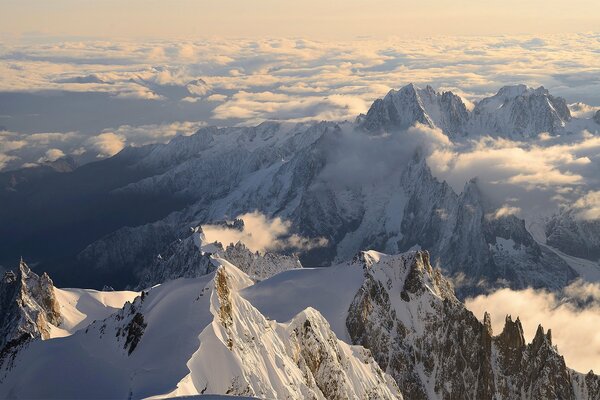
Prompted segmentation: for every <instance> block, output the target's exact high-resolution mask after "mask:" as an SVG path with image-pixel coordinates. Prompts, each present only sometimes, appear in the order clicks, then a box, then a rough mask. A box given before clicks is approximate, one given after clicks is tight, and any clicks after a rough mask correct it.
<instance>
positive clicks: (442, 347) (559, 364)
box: [347, 251, 600, 399]
mask: <svg viewBox="0 0 600 400" xmlns="http://www.w3.org/2000/svg"><path fill="white" fill-rule="evenodd" d="M355 262H357V263H360V264H362V265H363V268H364V274H365V281H364V283H363V286H362V287H361V289H360V290H359V291H358V293H357V294H356V296H355V298H354V301H353V302H352V305H351V307H350V309H349V312H348V319H347V327H348V331H349V333H350V337H351V338H352V341H353V343H355V344H360V345H362V346H364V347H366V348H368V349H370V350H371V352H372V353H373V357H374V358H375V360H377V362H378V363H379V365H380V366H381V367H382V369H383V370H384V371H386V372H387V373H389V374H390V375H391V376H392V377H393V378H394V379H395V380H396V382H397V383H398V386H399V387H400V389H401V390H402V392H403V393H404V395H405V396H406V397H407V398H411V399H514V398H524V399H555V398H556V399H580V398H589V399H592V398H597V396H598V394H597V393H598V392H597V388H598V387H599V386H598V385H599V384H600V378H599V377H598V376H596V375H593V373H592V372H590V374H588V375H587V376H586V377H585V378H584V375H582V374H579V373H576V372H574V371H572V370H569V369H568V368H567V367H566V365H565V362H564V359H563V358H562V357H561V356H560V355H559V353H558V352H557V349H556V348H555V347H554V346H553V345H552V336H551V333H550V331H548V332H547V333H544V330H543V328H542V327H541V326H539V327H538V330H537V333H536V335H535V338H534V339H533V341H532V343H530V344H526V343H525V339H524V336H523V328H522V326H521V322H520V321H519V319H518V318H517V319H516V320H515V321H514V322H513V320H512V318H511V317H510V316H507V317H506V323H505V326H504V329H503V331H502V332H501V333H500V334H499V335H497V336H494V335H493V332H492V329H491V321H490V315H489V314H487V313H486V314H485V316H484V318H483V322H480V321H478V320H477V318H475V316H474V315H473V314H472V313H471V312H470V311H468V310H467V309H466V308H465V307H464V305H463V304H462V303H460V302H459V301H458V300H457V298H456V297H455V296H454V293H453V290H452V286H451V284H450V282H449V281H448V280H446V279H445V278H444V277H443V276H442V275H441V274H440V272H439V270H435V269H433V268H432V267H431V264H430V262H429V254H428V253H427V252H424V251H418V252H412V253H406V254H402V255H398V256H387V255H384V254H381V253H377V252H363V253H361V254H360V255H359V256H358V257H357V258H356V259H355ZM583 393H586V394H585V395H582V394H583Z"/></svg>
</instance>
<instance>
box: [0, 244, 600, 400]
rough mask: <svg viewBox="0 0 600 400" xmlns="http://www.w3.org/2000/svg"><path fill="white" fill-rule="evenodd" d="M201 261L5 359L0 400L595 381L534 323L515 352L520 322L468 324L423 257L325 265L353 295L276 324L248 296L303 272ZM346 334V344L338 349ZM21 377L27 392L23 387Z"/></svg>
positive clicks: (578, 393) (477, 391) (488, 392)
mask: <svg viewBox="0 0 600 400" xmlns="http://www.w3.org/2000/svg"><path fill="white" fill-rule="evenodd" d="M212 257H213V261H214V265H215V269H214V270H213V271H212V272H210V273H209V274H207V275H203V276H201V277H198V278H182V279H176V280H172V281H169V282H166V283H164V284H161V285H158V286H155V287H153V288H151V289H149V290H148V291H143V292H141V294H140V295H139V296H138V297H137V298H136V299H135V300H133V301H131V302H126V303H125V305H124V306H123V308H122V309H120V310H118V311H117V312H115V313H114V314H112V315H111V316H109V317H108V318H105V319H102V320H96V321H93V322H91V323H90V324H89V325H88V326H87V327H86V328H84V329H80V330H79V331H77V332H75V333H73V334H72V335H71V336H68V337H66V338H63V339H61V340H55V339H50V340H45V341H41V340H31V341H29V342H28V344H27V345H26V346H23V347H22V348H19V349H18V351H15V352H14V357H13V358H12V360H11V362H10V363H7V362H5V361H4V360H3V363H2V366H1V368H2V374H1V376H2V378H1V381H0V396H6V395H7V394H8V393H10V396H11V397H13V398H39V397H44V398H48V397H61V398H65V397H69V398H70V397H77V398H87V397H98V396H101V397H123V396H127V397H130V398H145V397H150V396H158V397H173V396H185V395H196V394H200V393H204V394H209V393H210V394H228V395H238V396H256V397H259V398H280V397H286V398H298V399H300V398H314V399H348V398H351V399H364V398H377V399H379V398H386V399H401V398H403V397H402V396H403V395H404V397H405V398H410V399H431V400H436V399H513V398H522V399H538V398H561V399H578V400H579V399H582V400H588V399H589V400H596V399H597V398H598V397H597V395H598V393H599V392H598V388H600V378H599V377H598V376H596V375H594V374H593V372H590V373H588V374H585V375H584V374H579V373H577V372H575V371H572V370H570V369H569V368H568V367H567V366H566V365H565V362H564V359H563V358H562V357H561V356H560V354H559V353H558V350H557V349H556V347H555V346H553V345H552V335H551V333H550V331H548V332H544V330H543V328H541V326H540V327H539V328H538V331H537V333H536V335H535V338H534V339H533V341H532V342H531V343H530V344H527V343H525V339H524V337H523V328H522V326H521V323H520V321H519V319H518V318H517V319H516V320H515V321H513V319H512V318H511V317H510V316H507V318H506V322H505V327H504V329H503V331H502V332H501V333H500V334H499V335H496V336H494V335H493V332H492V330H491V322H490V321H491V320H490V318H491V317H490V316H489V315H488V314H487V313H486V314H485V315H484V317H483V321H482V322H480V321H478V320H477V318H476V317H475V316H474V315H473V314H472V313H471V312H470V311H468V310H467V309H466V308H465V306H464V305H463V304H462V303H461V302H460V301H459V300H458V299H457V298H456V296H455V295H454V292H453V287H452V284H451V283H450V281H448V280H447V279H446V278H445V277H444V276H443V275H442V273H441V272H440V270H439V269H435V268H433V267H432V266H431V263H430V257H429V253H428V252H426V251H413V252H407V253H403V254H399V255H392V256H389V255H385V254H382V253H379V252H375V251H366V252H361V253H359V254H358V255H356V257H354V259H353V260H352V261H351V262H348V263H346V264H344V265H340V266H339V267H336V279H337V280H338V281H344V280H345V278H344V276H345V275H346V274H351V275H353V274H354V271H355V270H362V274H363V279H362V284H360V285H359V286H358V290H357V291H356V293H355V295H354V298H353V299H352V298H349V300H348V303H347V304H345V306H343V308H340V309H339V310H338V311H336V310H335V309H328V306H327V305H326V303H322V306H323V308H322V312H321V310H319V308H321V307H320V306H319V308H314V307H310V306H309V307H304V308H301V311H298V312H296V311H292V313H291V315H292V316H291V319H290V320H289V321H288V322H284V321H275V320H272V319H271V318H270V317H269V316H268V315H269V313H268V312H267V314H264V313H263V311H261V310H262V306H261V307H259V308H257V307H256V306H255V305H254V303H253V302H254V301H255V300H256V298H254V300H249V299H252V296H248V292H247V291H248V290H250V289H252V288H254V287H256V286H262V287H263V288H264V289H265V290H267V292H268V293H269V296H275V298H277V293H278V292H279V291H280V290H284V291H285V292H286V293H288V296H289V286H288V284H287V283H285V282H286V280H285V279H284V280H282V278H284V277H285V276H287V275H290V274H292V275H298V276H299V275H304V271H303V270H302V269H292V270H287V271H284V272H281V273H279V274H276V275H274V276H272V277H270V278H267V279H265V280H263V281H261V282H260V283H258V284H257V283H255V281H254V280H252V279H250V277H249V276H248V275H246V274H245V273H244V272H242V271H241V270H240V269H238V268H237V267H235V266H234V265H232V264H231V263H229V262H228V261H226V260H224V259H221V258H219V257H217V256H216V255H213V256H212ZM326 270H328V269H323V271H326ZM306 272H308V273H311V272H310V271H306ZM314 279H320V278H319V275H315V276H314ZM290 282H296V280H295V279H292V280H291V281H290ZM307 283H308V282H304V283H301V284H300V285H301V287H302V288H303V289H302V290H304V291H305V294H304V295H303V296H302V299H298V300H302V301H304V299H310V298H319V297H323V295H322V294H320V293H318V292H319V291H320V290H323V288H325V290H327V295H326V297H324V298H329V299H330V298H331V296H339V295H341V294H342V292H343V291H347V290H348V288H349V287H344V286H341V287H338V288H337V289H336V288H334V287H333V286H331V285H325V286H324V287H322V288H319V286H318V285H315V284H307ZM280 285H282V286H280ZM332 289H333V290H340V293H337V292H335V291H334V292H331V290H332ZM260 290H263V289H260ZM108 293H113V292H108ZM336 293H337V294H336ZM293 300H294V299H288V301H293ZM271 303H272V300H271ZM340 310H344V311H343V313H344V314H345V316H346V327H347V328H346V329H347V333H343V332H340V331H339V330H337V329H339V327H338V328H336V331H334V330H333V328H332V325H331V324H330V322H329V321H328V319H327V318H326V317H325V315H328V316H330V317H331V316H332V315H335V314H337V313H338V312H339V311H340ZM290 311H291V310H290ZM346 335H347V338H348V340H349V341H350V342H351V343H346V342H344V341H343V340H341V339H342V338H343V337H345V336H346ZM344 340H345V339H344ZM166 343H169V344H172V343H178V345H177V346H176V347H175V348H174V347H173V346H170V345H169V346H165V344H166ZM216 366H218V367H216ZM81 371H86V373H85V374H81ZM31 381H35V382H36V385H23V384H22V383H23V382H31ZM108 382H110V384H108ZM91 388H93V390H91Z"/></svg>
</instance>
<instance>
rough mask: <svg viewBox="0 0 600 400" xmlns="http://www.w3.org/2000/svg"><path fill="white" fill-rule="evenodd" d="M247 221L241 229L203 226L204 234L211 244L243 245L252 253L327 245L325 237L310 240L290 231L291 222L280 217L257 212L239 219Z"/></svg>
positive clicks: (241, 216)
mask: <svg viewBox="0 0 600 400" xmlns="http://www.w3.org/2000/svg"><path fill="white" fill-rule="evenodd" d="M236 219H241V220H242V221H244V228H243V229H242V230H239V229H235V228H229V227H225V226H222V225H203V226H202V231H203V232H204V235H205V237H206V240H207V241H208V242H210V243H213V242H220V243H222V244H223V245H224V246H227V245H229V244H231V243H233V244H235V243H237V242H242V243H243V244H244V245H246V247H248V248H249V249H250V250H252V251H258V252H260V253H265V252H268V251H286V250H287V251H296V250H310V249H312V248H315V247H323V246H325V245H327V240H326V239H324V238H316V239H310V238H305V237H302V236H299V235H297V234H295V233H291V232H290V228H291V223H290V222H289V221H284V220H282V219H281V218H279V217H276V218H269V217H267V216H266V215H264V214H261V213H259V212H258V211H254V212H251V213H246V214H242V215H239V216H237V217H236Z"/></svg>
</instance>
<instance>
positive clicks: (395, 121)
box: [357, 83, 468, 136]
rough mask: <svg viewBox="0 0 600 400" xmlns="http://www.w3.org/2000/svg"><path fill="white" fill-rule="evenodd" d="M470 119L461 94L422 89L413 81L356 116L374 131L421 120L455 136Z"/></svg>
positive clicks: (405, 127) (424, 123)
mask: <svg viewBox="0 0 600 400" xmlns="http://www.w3.org/2000/svg"><path fill="white" fill-rule="evenodd" d="M467 119H468V111H467V109H466V106H465V104H464V103H463V101H462V99H461V98H460V97H459V96H456V95H454V94H453V93H452V92H444V93H441V94H440V93H437V92H436V91H435V90H434V89H433V88H432V87H431V86H426V87H425V88H424V89H421V88H418V87H417V86H416V85H414V84H413V83H410V84H408V85H406V86H404V87H402V88H401V89H399V90H394V89H392V90H390V91H389V92H388V94H387V95H386V96H385V97H384V98H383V99H379V100H375V102H374V103H373V105H372V106H371V108H370V109H369V111H368V112H367V114H366V115H360V116H359V117H358V118H357V123H358V124H359V125H360V126H361V127H362V128H363V129H365V130H367V131H370V132H375V133H377V132H381V131H394V130H403V129H407V128H410V127H411V126H413V125H415V124H416V123H420V124H423V125H426V126H429V127H431V128H434V127H438V128H440V129H442V130H443V131H444V132H446V134H447V135H449V136H453V135H459V134H461V132H462V131H463V129H464V124H465V123H466V122H467Z"/></svg>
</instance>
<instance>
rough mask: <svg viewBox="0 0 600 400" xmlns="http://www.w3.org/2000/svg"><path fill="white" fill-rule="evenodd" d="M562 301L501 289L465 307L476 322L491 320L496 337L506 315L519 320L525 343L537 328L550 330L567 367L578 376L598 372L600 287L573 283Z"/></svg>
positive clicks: (542, 293)
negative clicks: (477, 320) (591, 371)
mask: <svg viewBox="0 0 600 400" xmlns="http://www.w3.org/2000/svg"><path fill="white" fill-rule="evenodd" d="M564 296H566V297H567V298H568V299H569V301H566V300H565V298H564V297H562V296H558V295H556V294H554V293H549V292H546V291H543V290H533V289H526V290H520V291H515V290H510V289H501V290H498V291H496V292H494V293H492V294H490V295H487V296H478V297H476V298H474V299H467V301H466V306H467V308H468V309H469V310H471V311H472V312H473V313H474V314H475V315H476V316H477V317H478V318H480V319H481V318H483V313H484V312H485V311H487V312H489V313H490V314H491V316H492V328H493V329H494V333H495V334H499V333H500V332H501V331H502V328H503V326H504V318H505V316H506V315H512V317H513V319H514V318H516V317H517V316H518V317H519V318H520V319H521V322H522V324H523V330H524V334H525V339H526V340H527V341H531V340H532V339H533V337H534V336H535V331H536V329H537V326H538V324H540V323H541V324H542V325H543V327H544V329H546V330H547V329H552V341H553V343H554V344H555V345H557V346H558V350H559V352H560V353H561V354H562V355H564V357H565V361H566V363H567V365H568V366H569V367H571V368H574V369H575V370H577V371H580V372H584V373H585V372H588V371H589V370H590V369H593V370H594V371H596V372H598V371H600V330H598V326H600V284H598V283H585V282H582V281H576V282H575V283H573V284H571V285H570V286H568V287H567V288H566V289H565V291H564Z"/></svg>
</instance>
